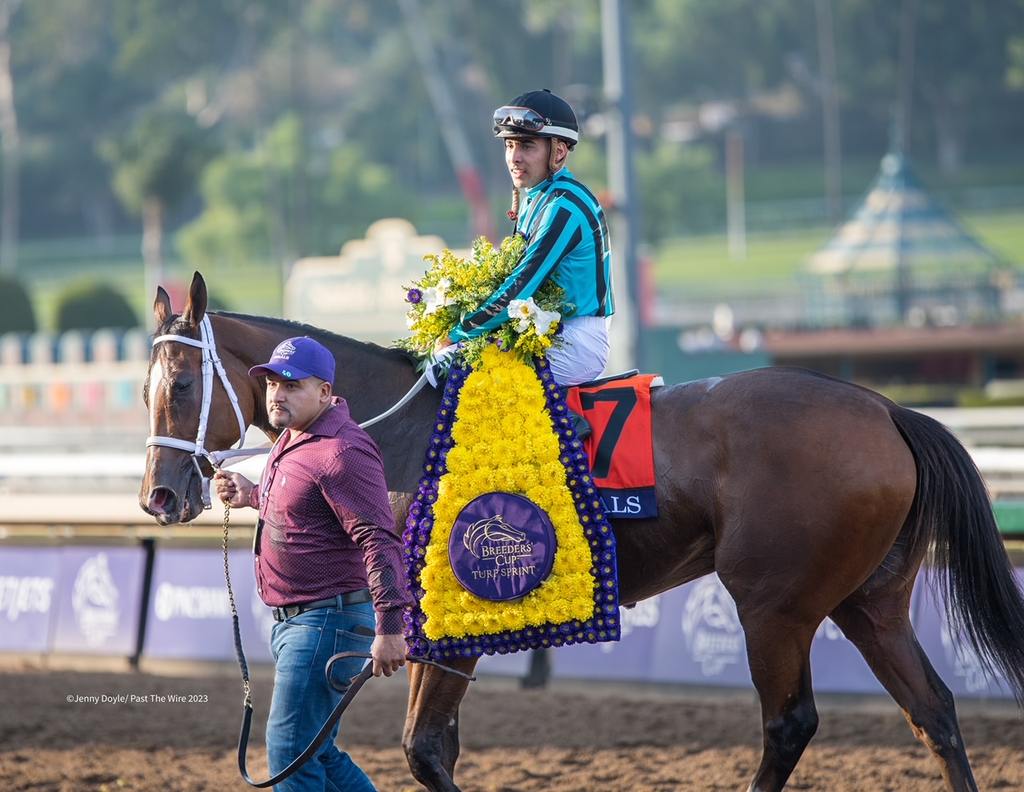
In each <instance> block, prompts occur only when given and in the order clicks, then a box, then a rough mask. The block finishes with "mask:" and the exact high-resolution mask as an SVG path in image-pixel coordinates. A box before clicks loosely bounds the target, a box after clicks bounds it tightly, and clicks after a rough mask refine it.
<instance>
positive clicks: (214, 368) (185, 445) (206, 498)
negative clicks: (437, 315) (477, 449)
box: [146, 315, 427, 509]
mask: <svg viewBox="0 0 1024 792" xmlns="http://www.w3.org/2000/svg"><path fill="white" fill-rule="evenodd" d="M199 335H200V337H199V338H198V339H196V338H189V337H188V336H183V335H174V334H173V333H166V334H164V335H158V336H156V337H155V338H154V339H153V347H154V348H155V347H156V345H157V344H160V343H163V342H164V341H177V342H178V343H180V344H187V345H188V346H193V347H198V348H199V349H201V350H202V351H203V403H202V407H201V408H200V410H199V430H198V431H197V432H196V439H195V441H189V440H181V439H180V438H177V437H167V436H164V435H150V436H149V437H148V438H146V447H147V448H149V447H150V446H164V447H166V448H176V449H178V450H179V451H185V452H186V453H188V454H191V456H192V464H193V465H194V466H195V469H196V473H197V474H198V475H199V481H200V482H201V487H200V489H201V492H202V498H203V508H204V509H209V508H210V506H211V501H210V478H209V476H207V475H205V474H204V473H203V468H202V465H201V464H200V461H201V460H203V459H205V460H206V461H207V462H209V463H210V467H212V468H213V469H214V470H217V469H218V468H220V466H221V465H222V464H223V463H224V461H225V460H227V459H231V458H234V457H242V456H255V455H256V454H266V453H267V452H268V451H270V448H271V447H270V446H258V447H256V448H244V447H243V446H244V445H245V430H246V428H247V426H246V423H245V418H244V417H243V416H242V408H241V407H239V405H238V395H237V394H236V393H235V389H234V387H233V386H232V385H231V380H230V379H229V378H228V375H227V372H226V371H225V370H224V364H223V363H222V362H221V359H220V355H218V354H217V342H216V341H215V340H214V337H213V324H212V323H211V322H210V317H209V316H208V315H206V316H203V318H202V321H201V322H200V323H199ZM214 372H216V374H217V376H218V377H219V378H220V382H221V385H223V386H224V391H225V392H226V393H227V395H228V399H230V400H231V406H232V407H233V408H234V410H235V418H237V419H238V445H237V446H236V447H235V448H230V449H227V450H224V451H209V450H207V448H206V446H205V443H206V427H207V425H208V423H209V420H210V405H211V404H212V403H213V375H214ZM426 383H427V378H426V375H425V374H424V375H423V376H421V377H420V378H419V379H418V380H417V381H416V384H414V385H413V386H412V388H410V389H409V392H408V393H406V394H405V396H403V397H402V398H401V399H400V400H399V401H398V403H397V404H395V405H394V406H393V407H391V408H390V409H388V410H387V411H386V412H383V413H381V414H380V415H378V416H376V417H374V418H370V419H369V420H367V421H363V422H362V423H361V424H359V426H360V427H361V428H364V429H365V428H366V427H367V426H372V425H373V424H375V423H378V422H379V421H383V420H384V419H385V418H389V417H390V416H391V415H393V414H394V413H396V412H398V410H400V409H401V408H402V407H404V406H405V405H406V404H408V403H409V401H410V400H411V399H412V398H413V397H414V396H415V395H416V394H417V393H419V392H420V391H421V390H423V386H424V385H426ZM150 398H152V396H151V397H150Z"/></svg>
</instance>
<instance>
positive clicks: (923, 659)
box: [832, 589, 978, 792]
mask: <svg viewBox="0 0 1024 792" xmlns="http://www.w3.org/2000/svg"><path fill="white" fill-rule="evenodd" d="M908 590H909V589H908ZM883 595H884V592H881V593H879V594H878V595H875V596H874V597H873V598H872V599H871V600H870V601H868V600H867V598H866V597H858V596H854V597H851V598H849V599H847V600H846V601H845V602H843V604H842V605H840V606H839V607H838V608H836V610H835V612H833V614H832V618H833V619H834V620H835V622H836V624H838V625H839V627H840V628H841V629H842V631H843V634H844V635H845V636H846V637H847V638H849V639H850V640H851V641H852V642H853V643H854V645H855V646H856V647H857V648H858V649H859V650H860V653H861V654H862V655H864V659H865V660H867V662H868V665H869V666H871V670H872V671H873V672H874V673H875V676H876V677H878V681H879V682H881V683H882V684H883V685H884V686H885V689H886V690H888V691H889V694H890V695H891V696H892V697H893V698H894V699H895V700H896V703H897V704H899V705H900V708H901V709H902V710H903V715H904V717H905V718H906V719H907V722H908V723H909V724H910V728H911V729H912V730H913V732H914V735H915V736H916V737H917V739H918V740H920V741H921V742H922V743H924V744H925V745H926V746H927V747H928V750H930V751H931V752H932V755H933V756H934V757H935V759H936V760H937V761H938V763H939V767H940V769H941V771H942V777H943V779H945V782H946V786H947V788H949V789H950V790H951V791H952V792H977V789H978V786H977V784H976V783H975V781H974V774H973V773H972V772H971V765H970V762H968V760H967V751H966V750H965V748H964V741H963V737H961V736H960V727H959V724H958V723H957V717H956V705H955V704H954V702H953V694H952V693H950V691H949V688H947V687H946V685H945V684H943V682H942V680H941V679H939V675H938V674H936V673H935V669H933V668H932V665H931V663H930V662H928V658H927V656H925V653H924V650H923V649H922V648H921V645H920V644H919V643H918V642H917V638H916V637H915V635H914V628H913V627H912V626H911V624H910V614H909V613H908V608H907V600H908V599H909V595H908V594H906V593H903V594H902V595H896V594H894V595H890V596H889V597H888V598H887V599H882V597H883Z"/></svg>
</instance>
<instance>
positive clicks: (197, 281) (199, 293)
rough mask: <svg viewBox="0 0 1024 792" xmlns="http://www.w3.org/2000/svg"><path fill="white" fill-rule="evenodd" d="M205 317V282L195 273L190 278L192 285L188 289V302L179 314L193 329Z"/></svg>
mask: <svg viewBox="0 0 1024 792" xmlns="http://www.w3.org/2000/svg"><path fill="white" fill-rule="evenodd" d="M205 315H206V281H204V280H203V276H202V275H200V274H199V273H198V272H196V273H195V274H194V275H193V276H192V285H191V286H189V289H188V302H187V303H185V310H184V311H182V312H181V318H182V319H184V320H185V321H186V322H188V323H189V324H190V325H192V326H193V327H195V326H196V325H198V324H199V323H200V322H201V321H203V317H204V316H205Z"/></svg>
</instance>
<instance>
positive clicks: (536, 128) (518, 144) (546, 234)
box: [435, 89, 615, 385]
mask: <svg viewBox="0 0 1024 792" xmlns="http://www.w3.org/2000/svg"><path fill="white" fill-rule="evenodd" d="M494 135H495V137H498V138H501V139H503V140H504V141H505V164H506V165H507V166H508V171H509V174H510V175H511V177H512V184H513V190H512V209H511V210H510V211H509V213H508V214H509V218H510V219H511V220H512V222H513V223H515V233H517V234H522V236H523V237H524V238H525V239H526V242H527V247H526V249H525V250H524V251H523V255H522V258H521V259H520V261H519V264H518V265H517V266H516V268H515V270H513V271H512V273H511V274H510V275H509V276H508V278H506V279H505V282H504V283H502V284H501V286H500V287H498V289H497V290H496V291H495V292H494V293H493V294H492V295H491V296H490V297H489V298H488V299H487V300H486V301H485V302H484V303H483V305H481V306H480V308H479V310H477V311H476V312H474V313H472V314H468V315H466V316H464V317H463V318H462V321H461V322H460V323H459V324H458V325H456V327H455V329H454V330H453V331H452V333H451V336H450V338H449V339H448V345H445V344H440V345H439V349H438V350H437V352H436V354H435V361H438V360H442V359H443V358H445V357H447V356H448V355H450V354H451V353H452V351H453V350H454V344H457V343H458V342H459V341H463V340H466V339H470V338H474V337H476V336H479V335H482V334H485V333H489V332H490V331H492V330H494V329H495V328H497V327H498V326H499V325H501V324H502V323H504V322H506V321H508V318H509V316H508V305H509V303H510V302H511V301H512V300H525V299H527V298H528V297H531V296H533V294H534V293H535V292H536V291H537V289H538V288H539V287H540V286H541V284H542V283H544V282H545V281H546V280H547V279H548V278H553V279H554V281H555V283H557V284H558V285H559V286H561V287H562V289H564V290H565V303H566V304H565V307H564V308H563V310H562V324H563V329H562V332H561V341H562V343H561V345H559V346H555V347H552V348H551V349H550V350H548V353H547V358H548V363H549V364H550V366H551V373H552V374H553V375H554V378H555V381H556V382H558V383H559V384H560V385H578V384H579V383H581V382H587V381H589V380H592V379H595V378H597V377H599V376H600V375H601V373H602V372H603V371H604V367H605V364H606V363H607V362H608V322H609V320H610V317H611V315H612V313H614V311H615V304H614V301H613V298H612V277H611V258H612V257H611V246H610V244H609V240H608V225H607V223H606V222H605V218H604V212H603V211H602V209H601V205H600V204H599V203H598V202H597V199H596V198H595V197H594V195H593V193H591V192H590V190H588V189H587V188H586V187H585V186H583V184H581V183H580V182H579V181H577V180H576V178H575V177H574V176H573V175H572V173H571V172H570V171H569V169H568V168H567V167H566V164H565V163H566V160H567V159H568V157H569V152H570V151H572V149H573V147H574V146H575V145H576V143H577V142H578V140H579V124H578V123H577V121H576V114H575V113H574V112H573V109H572V107H570V106H569V103H568V102H566V101H565V100H564V99H562V98H560V97H558V96H556V95H555V94H553V93H551V91H549V90H547V89H545V90H543V91H530V92H529V93H525V94H522V95H521V96H517V97H516V98H515V99H513V100H512V101H511V102H510V103H509V104H507V105H504V106H502V107H499V108H498V109H497V110H495V111H494ZM520 190H524V191H525V193H526V196H525V202H523V204H522V205H521V202H520Z"/></svg>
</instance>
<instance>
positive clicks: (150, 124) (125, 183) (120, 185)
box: [100, 105, 216, 213]
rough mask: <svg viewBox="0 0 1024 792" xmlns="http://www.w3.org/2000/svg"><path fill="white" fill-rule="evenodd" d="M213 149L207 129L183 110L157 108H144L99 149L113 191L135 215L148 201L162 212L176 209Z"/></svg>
mask: <svg viewBox="0 0 1024 792" xmlns="http://www.w3.org/2000/svg"><path fill="white" fill-rule="evenodd" d="M215 150H216V149H215V143H214V139H213V133H212V132H211V131H210V130H208V129H203V128H201V127H200V126H199V125H198V124H197V123H196V121H195V119H194V118H192V117H191V116H190V115H188V114H187V113H186V112H185V111H184V110H180V109H177V108H174V107H165V106H161V105H155V106H150V107H147V108H145V110H143V112H142V114H141V115H140V116H139V118H138V119H137V120H136V121H135V123H134V124H132V125H131V126H130V127H129V128H128V129H127V130H126V131H125V132H124V133H123V134H119V135H116V136H112V137H109V138H107V139H106V140H105V141H103V143H102V144H101V146H100V151H101V153H102V154H103V156H104V158H105V159H106V160H107V161H108V162H109V163H110V164H111V165H112V166H113V167H114V190H115V191H116V192H117V195H118V197H119V198H120V199H121V201H122V203H123V204H124V205H125V207H126V208H127V209H129V210H130V211H132V212H135V213H139V212H141V211H142V207H143V204H144V203H145V202H146V201H147V200H148V199H151V198H155V199H157V200H159V201H160V203H161V204H162V205H163V206H165V207H173V206H175V205H177V204H179V203H180V202H181V201H182V200H183V199H184V198H186V197H187V196H188V195H189V193H190V192H191V191H192V189H193V188H194V186H195V182H196V180H197V178H198V176H199V174H200V172H201V171H202V169H203V167H204V166H205V165H206V163H207V162H208V161H209V159H210V157H211V156H212V155H213V153H214V151H215Z"/></svg>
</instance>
